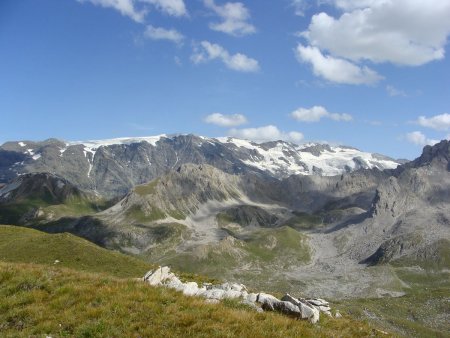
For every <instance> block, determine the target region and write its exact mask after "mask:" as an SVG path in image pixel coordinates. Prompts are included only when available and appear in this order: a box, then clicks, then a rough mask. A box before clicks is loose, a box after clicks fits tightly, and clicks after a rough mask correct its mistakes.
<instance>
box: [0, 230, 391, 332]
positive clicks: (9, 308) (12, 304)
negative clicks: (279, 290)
mask: <svg viewBox="0 0 450 338" xmlns="http://www.w3.org/2000/svg"><path fill="white" fill-rule="evenodd" d="M56 259H58V260H59V261H60V262H59V263H57V264H54V263H55V260H56ZM21 262H26V263H21ZM30 262H33V263H39V264H30ZM67 267H70V269H69V268H67ZM148 268H149V265H148V264H147V263H144V262H141V261H140V260H138V259H135V258H132V257H127V256H125V255H122V254H118V253H114V252H112V251H109V250H105V249H102V248H99V247H97V246H95V245H93V244H91V243H89V242H87V241H85V240H82V239H79V238H77V237H75V236H73V235H69V234H57V235H49V234H45V233H41V232H39V231H36V230H32V229H26V228H20V227H10V226H0V299H1V301H0V336H8V337H9V336H14V337H16V336H19V337H29V336H44V335H50V336H52V337H63V336H71V337H72V336H75V337H138V336H139V337H156V336H163V335H164V336H169V337H173V336H183V337H194V336H195V337H230V336H239V337H250V336H252V337H255V336H258V337H281V336H283V337H300V336H301V337H331V336H333V337H336V336H343V337H344V336H345V337H369V336H370V337H373V336H375V337H376V336H381V335H382V334H381V333H380V332H379V331H377V330H376V329H374V328H372V327H371V326H369V325H368V324H367V323H365V322H363V321H357V320H353V319H351V317H349V316H348V317H347V316H345V315H344V318H340V319H330V318H325V317H326V316H322V319H321V320H320V322H319V323H318V324H316V325H313V324H310V323H309V322H305V321H298V320H294V319H291V318H288V317H285V316H282V315H279V314H276V313H267V312H265V313H257V312H255V311H254V310H252V309H249V308H247V307H245V306H244V305H241V304H238V303H236V302H233V301H228V302H223V303H221V304H218V305H215V304H206V303H205V301H204V300H202V299H200V298H195V297H186V296H183V295H182V294H181V293H178V292H176V291H173V290H169V289H165V288H155V287H150V286H148V285H146V284H144V283H143V282H140V281H138V280H136V278H130V277H141V276H142V275H143V272H145V271H146V269H148ZM93 271H98V272H99V273H92V272H93ZM184 277H185V278H189V279H192V278H194V276H187V275H184ZM196 278H197V280H198V278H199V277H196ZM383 336H384V335H383Z"/></svg>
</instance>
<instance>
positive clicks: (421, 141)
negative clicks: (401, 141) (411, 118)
mask: <svg viewBox="0 0 450 338" xmlns="http://www.w3.org/2000/svg"><path fill="white" fill-rule="evenodd" d="M406 140H407V141H408V142H411V143H414V144H416V145H418V146H425V145H431V146H432V145H435V144H436V143H439V140H433V139H429V138H427V137H426V136H425V134H423V133H422V132H420V131H413V132H411V133H408V134H406Z"/></svg>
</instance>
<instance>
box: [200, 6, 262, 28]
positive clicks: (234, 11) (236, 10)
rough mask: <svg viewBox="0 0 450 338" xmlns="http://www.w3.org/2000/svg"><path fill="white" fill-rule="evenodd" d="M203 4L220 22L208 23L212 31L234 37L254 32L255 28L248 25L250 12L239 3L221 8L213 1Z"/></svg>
mask: <svg viewBox="0 0 450 338" xmlns="http://www.w3.org/2000/svg"><path fill="white" fill-rule="evenodd" d="M203 3H204V4H205V6H206V7H207V8H209V9H211V10H212V11H213V12H214V13H215V14H216V15H217V16H219V17H220V18H221V19H222V21H221V22H213V23H210V25H209V27H210V28H211V29H212V30H215V31H219V32H223V33H226V34H230V35H234V36H242V35H247V34H252V33H255V32H256V28H255V27H254V26H253V25H252V24H250V23H248V20H250V12H249V10H248V9H247V7H245V5H244V4H243V3H241V2H227V3H225V4H224V5H222V6H219V5H216V3H215V1H214V0H204V1H203Z"/></svg>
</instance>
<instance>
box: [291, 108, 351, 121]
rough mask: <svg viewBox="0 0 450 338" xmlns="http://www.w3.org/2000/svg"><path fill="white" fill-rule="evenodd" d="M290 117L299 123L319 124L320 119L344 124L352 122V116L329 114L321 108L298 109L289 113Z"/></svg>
mask: <svg viewBox="0 0 450 338" xmlns="http://www.w3.org/2000/svg"><path fill="white" fill-rule="evenodd" d="M291 117H292V118H293V119H295V120H297V121H301V122H319V121H320V120H321V119H322V118H328V119H332V120H334V121H346V122H347V121H351V120H352V116H351V115H349V114H338V113H330V112H329V111H327V110H326V109H325V108H324V107H322V106H314V107H311V108H298V109H297V110H295V111H293V112H292V113H291Z"/></svg>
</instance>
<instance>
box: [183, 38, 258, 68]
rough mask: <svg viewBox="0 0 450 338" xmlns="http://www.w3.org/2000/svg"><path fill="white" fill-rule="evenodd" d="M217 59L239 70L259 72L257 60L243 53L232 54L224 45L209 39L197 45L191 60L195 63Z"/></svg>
mask: <svg viewBox="0 0 450 338" xmlns="http://www.w3.org/2000/svg"><path fill="white" fill-rule="evenodd" d="M215 59H219V60H221V61H222V62H223V63H224V64H225V65H226V66H227V67H228V68H230V69H232V70H236V71H239V72H257V71H258V70H259V63H258V61H257V60H255V59H252V58H250V57H248V56H246V55H244V54H241V53H236V54H233V55H230V53H229V52H228V51H227V50H226V49H225V48H223V47H222V46H220V45H218V44H214V43H210V42H208V41H202V42H201V43H200V46H198V47H195V49H194V54H192V56H191V60H192V62H194V63H202V62H208V61H211V60H215Z"/></svg>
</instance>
